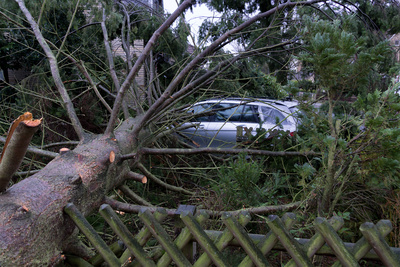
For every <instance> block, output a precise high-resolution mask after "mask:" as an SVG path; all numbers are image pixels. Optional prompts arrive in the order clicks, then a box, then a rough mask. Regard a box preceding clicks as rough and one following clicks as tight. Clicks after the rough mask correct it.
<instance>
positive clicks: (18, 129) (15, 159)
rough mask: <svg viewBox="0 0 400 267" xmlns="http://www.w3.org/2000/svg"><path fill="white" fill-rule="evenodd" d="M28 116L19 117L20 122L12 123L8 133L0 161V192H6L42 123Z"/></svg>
mask: <svg viewBox="0 0 400 267" xmlns="http://www.w3.org/2000/svg"><path fill="white" fill-rule="evenodd" d="M25 114H28V113H25ZM25 114H24V115H25ZM24 115H22V116H24ZM29 115H30V117H27V118H25V117H22V116H20V118H22V119H21V121H18V120H16V121H14V123H13V125H12V126H11V128H10V131H9V133H8V136H7V141H6V143H5V144H4V148H3V152H2V154H1V159H0V160H1V162H0V192H2V191H4V190H6V188H7V186H8V184H9V182H10V180H11V178H12V177H13V175H14V173H15V172H16V171H17V170H18V168H19V166H20V165H21V162H22V160H23V159H24V156H25V153H26V150H27V148H28V146H29V143H30V141H31V139H32V136H33V134H34V133H35V132H36V131H37V130H38V129H39V126H40V124H41V122H42V120H32V114H30V113H29Z"/></svg>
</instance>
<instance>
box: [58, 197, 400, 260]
mask: <svg viewBox="0 0 400 267" xmlns="http://www.w3.org/2000/svg"><path fill="white" fill-rule="evenodd" d="M194 211H195V209H194V208H191V206H188V207H183V206H182V207H180V208H178V210H177V212H176V215H177V217H179V220H180V222H181V223H182V229H181V231H180V233H179V234H178V235H177V236H176V237H175V238H174V235H173V234H168V233H167V231H166V230H165V228H164V227H163V225H162V222H163V221H164V219H165V218H166V217H167V212H166V211H165V210H164V209H157V210H156V211H155V212H154V213H152V212H151V211H150V210H149V209H142V210H141V211H140V212H139V214H138V216H139V218H140V220H141V221H142V222H143V224H144V226H143V228H142V229H141V230H140V231H139V232H138V233H137V234H136V235H133V234H132V231H130V230H133V229H128V228H127V226H126V225H124V223H123V222H122V221H121V220H120V219H119V217H118V215H117V214H116V213H115V212H114V211H113V209H112V208H111V207H110V206H109V205H107V204H104V205H102V206H101V207H100V210H99V212H100V214H101V216H102V217H103V218H104V219H105V221H106V222H107V223H108V224H109V225H110V227H111V228H112V230H113V232H114V233H115V234H116V235H117V236H118V237H119V239H120V241H119V242H116V243H114V244H112V245H110V246H108V245H107V244H106V243H105V241H104V240H102V239H101V237H100V236H99V235H98V234H97V233H96V231H95V230H94V229H93V227H92V226H91V225H90V224H89V223H88V222H87V220H86V219H85V218H84V217H83V216H82V214H81V213H80V212H79V211H78V209H77V208H76V207H75V206H74V205H73V204H68V205H67V206H66V207H65V212H66V213H67V214H68V215H69V216H70V217H71V218H72V220H73V221H74V222H75V224H76V225H77V226H78V228H79V229H80V230H81V232H82V233H83V234H84V235H85V236H86V237H87V238H88V240H89V241H90V242H91V244H92V245H93V247H94V248H95V249H96V250H97V252H98V255H96V256H94V257H92V258H91V259H86V260H84V259H82V258H78V257H76V256H68V255H67V257H66V259H67V262H69V263H70V264H71V265H73V266H100V265H101V264H103V262H106V263H107V264H108V265H109V266H171V265H173V266H185V267H186V266H201V267H203V266H231V265H229V264H228V260H227V258H226V254H225V255H224V254H223V252H224V250H225V249H227V248H228V247H232V246H239V247H241V248H242V249H243V251H244V252H245V254H246V255H247V256H245V257H244V259H242V261H241V263H240V264H239V265H238V266H271V263H270V262H268V260H267V258H268V255H269V254H270V253H271V252H272V251H276V250H280V251H286V252H287V253H288V255H290V258H291V259H289V260H288V261H287V262H283V264H284V266H313V263H312V259H313V257H314V256H315V255H325V256H327V255H328V256H333V257H335V258H336V259H337V261H336V262H335V263H334V264H333V265H332V266H341V265H343V266H359V262H360V260H361V259H364V260H375V261H377V260H378V261H380V262H381V263H382V265H385V266H400V260H399V259H400V249H399V248H393V247H389V245H388V244H387V243H386V241H385V236H386V235H388V234H389V233H390V232H391V231H392V224H391V222H390V221H388V220H381V221H379V222H378V223H377V224H373V223H369V222H367V223H364V224H362V225H361V227H360V231H361V233H362V235H363V237H362V238H361V239H360V240H358V241H357V242H356V243H346V242H343V241H342V239H341V238H340V237H339V235H338V233H337V232H338V231H339V230H340V229H341V227H342V226H343V223H344V221H343V218H341V217H337V216H334V217H332V218H330V219H329V220H327V219H325V218H317V219H316V220H315V221H314V227H315V234H314V236H313V237H312V238H311V239H298V238H294V237H293V236H292V235H291V234H290V232H289V230H290V228H291V227H292V226H293V224H294V222H295V215H294V214H293V213H286V214H285V215H284V216H282V218H279V217H278V216H276V215H270V216H268V218H266V224H267V225H268V227H269V229H270V231H269V232H268V233H267V234H250V233H248V232H247V231H246V230H245V226H246V224H248V223H249V222H250V214H249V213H246V212H243V213H240V214H239V215H238V216H233V215H232V214H231V213H228V212H227V213H224V214H223V215H222V216H221V220H222V222H223V225H224V227H225V229H224V230H223V231H215V230H207V229H204V228H205V227H203V226H202V225H204V223H205V222H207V221H208V219H209V216H208V215H207V213H206V212H204V211H201V210H200V211H198V212H196V214H194V213H195V212H194ZM150 239H155V240H156V241H157V245H156V246H154V245H152V249H150V248H149V247H147V244H148V241H149V240H150ZM194 245H195V246H198V249H194V247H195V246H194ZM195 252H200V253H199V254H198V255H197V256H196V257H194V255H195V254H196V253H195ZM117 255H119V256H118V257H117ZM228 255H229V254H228Z"/></svg>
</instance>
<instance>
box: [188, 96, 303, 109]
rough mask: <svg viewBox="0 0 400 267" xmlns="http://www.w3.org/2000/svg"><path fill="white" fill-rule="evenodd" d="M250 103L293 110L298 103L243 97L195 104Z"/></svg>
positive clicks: (207, 100)
mask: <svg viewBox="0 0 400 267" xmlns="http://www.w3.org/2000/svg"><path fill="white" fill-rule="evenodd" d="M219 102H221V103H223V102H224V103H238V104H240V103H249V104H265V105H269V104H273V105H274V106H275V107H277V108H285V107H286V108H288V109H289V108H292V107H294V106H297V105H298V103H297V102H296V101H283V100H276V99H269V98H241V97H227V98H210V99H205V100H202V101H199V102H197V103H195V105H197V104H202V103H219Z"/></svg>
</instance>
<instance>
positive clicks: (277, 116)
mask: <svg viewBox="0 0 400 267" xmlns="http://www.w3.org/2000/svg"><path fill="white" fill-rule="evenodd" d="M261 112H262V113H263V115H264V122H268V123H272V124H276V123H277V122H281V124H282V125H290V122H289V121H287V120H285V118H286V116H285V115H283V114H282V112H280V111H279V110H276V109H274V108H271V107H261Z"/></svg>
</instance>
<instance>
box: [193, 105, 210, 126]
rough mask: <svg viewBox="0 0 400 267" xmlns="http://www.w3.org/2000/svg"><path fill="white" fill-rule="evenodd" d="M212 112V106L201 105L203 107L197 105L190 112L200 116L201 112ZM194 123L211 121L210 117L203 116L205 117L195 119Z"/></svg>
mask: <svg viewBox="0 0 400 267" xmlns="http://www.w3.org/2000/svg"><path fill="white" fill-rule="evenodd" d="M209 110H210V105H209V104H201V105H196V106H193V107H192V108H191V109H190V112H192V113H193V114H198V113H201V112H206V111H209ZM193 121H198V122H208V121H210V116H203V117H196V118H194V119H193Z"/></svg>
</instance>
